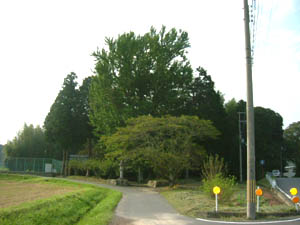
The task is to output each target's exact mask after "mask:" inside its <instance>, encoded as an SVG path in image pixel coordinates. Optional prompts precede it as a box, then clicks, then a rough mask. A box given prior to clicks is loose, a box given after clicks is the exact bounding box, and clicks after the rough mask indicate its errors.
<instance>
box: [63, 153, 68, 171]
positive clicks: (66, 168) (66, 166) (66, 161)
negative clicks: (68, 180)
mask: <svg viewBox="0 0 300 225" xmlns="http://www.w3.org/2000/svg"><path fill="white" fill-rule="evenodd" d="M68 162H69V160H68V152H67V151H65V171H64V176H68Z"/></svg>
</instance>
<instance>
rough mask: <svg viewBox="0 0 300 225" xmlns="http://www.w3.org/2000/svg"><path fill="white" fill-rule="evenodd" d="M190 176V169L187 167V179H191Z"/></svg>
mask: <svg viewBox="0 0 300 225" xmlns="http://www.w3.org/2000/svg"><path fill="white" fill-rule="evenodd" d="M189 177H190V170H189V169H188V168H186V169H185V179H189Z"/></svg>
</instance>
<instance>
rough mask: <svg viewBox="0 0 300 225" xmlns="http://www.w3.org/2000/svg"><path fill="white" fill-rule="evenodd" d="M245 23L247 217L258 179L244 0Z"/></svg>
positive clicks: (252, 212) (252, 213) (253, 206)
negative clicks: (256, 178) (256, 174)
mask: <svg viewBox="0 0 300 225" xmlns="http://www.w3.org/2000/svg"><path fill="white" fill-rule="evenodd" d="M244 17H245V19H244V24H245V45H246V60H247V63H246V68H247V218H248V219H255V216H256V204H255V203H256V196H255V189H256V180H255V137H254V109H253V88H252V58H251V45H250V31H249V6H248V0H244Z"/></svg>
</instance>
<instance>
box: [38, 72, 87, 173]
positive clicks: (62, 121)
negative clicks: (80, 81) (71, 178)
mask: <svg viewBox="0 0 300 225" xmlns="http://www.w3.org/2000/svg"><path fill="white" fill-rule="evenodd" d="M76 78H77V76H76V74H75V73H70V74H69V75H67V77H66V78H65V79H64V83H63V86H62V90H61V91H60V92H59V93H58V96H57V97H56V99H55V102H54V103H53V105H52V106H51V109H50V112H49V113H48V115H47V117H46V119H45V122H44V128H45V132H46V137H47V139H48V140H49V141H50V142H52V143H55V144H58V145H59V146H60V147H61V149H62V150H63V168H64V173H65V174H66V172H67V171H66V161H67V159H68V153H72V152H77V151H78V150H79V149H80V147H81V144H82V141H83V140H82V138H83V136H82V135H81V130H80V125H81V123H80V120H79V119H78V118H80V107H79V105H80V103H79V101H78V99H79V90H78V89H77V82H76Z"/></svg>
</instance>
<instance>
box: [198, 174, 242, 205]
mask: <svg viewBox="0 0 300 225" xmlns="http://www.w3.org/2000/svg"><path fill="white" fill-rule="evenodd" d="M235 180H236V179H235V177H234V176H230V177H224V176H223V175H222V174H220V173H219V174H217V175H216V176H215V177H213V178H210V179H204V180H203V185H202V191H203V192H204V193H206V194H207V195H208V196H210V197H212V198H214V197H215V195H214V193H213V188H214V187H215V186H218V187H220V188H221V193H220V194H219V195H218V199H219V200H220V201H227V200H229V199H230V198H231V197H232V195H233V194H234V187H235V184H236V181H235Z"/></svg>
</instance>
